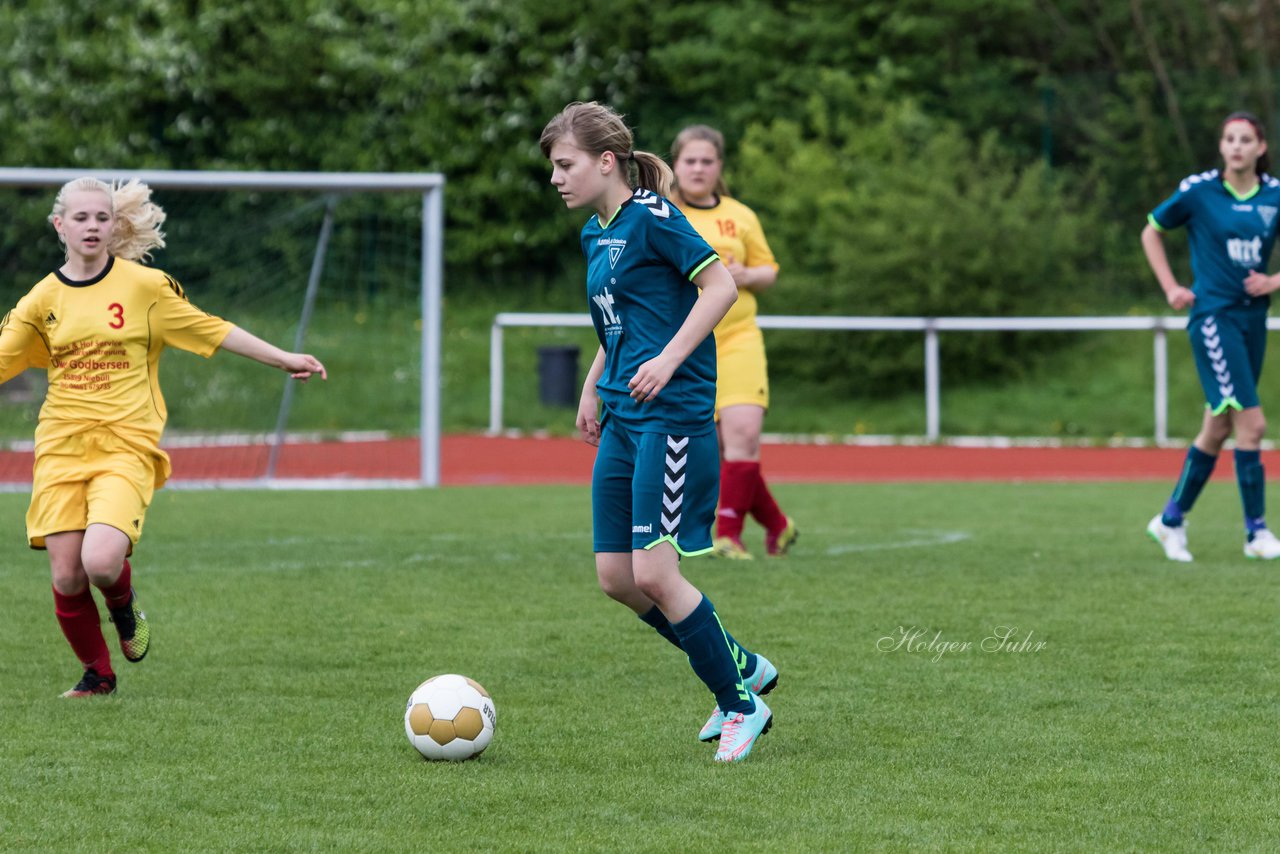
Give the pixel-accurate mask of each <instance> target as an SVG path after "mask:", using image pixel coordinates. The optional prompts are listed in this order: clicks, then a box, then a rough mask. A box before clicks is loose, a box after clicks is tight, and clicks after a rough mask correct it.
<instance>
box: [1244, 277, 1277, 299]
mask: <svg viewBox="0 0 1280 854" xmlns="http://www.w3.org/2000/svg"><path fill="white" fill-rule="evenodd" d="M1276 287H1277V286H1276V283H1275V282H1274V281H1273V280H1272V278H1271V277H1270V276H1268V275H1267V274H1266V273H1259V272H1258V271H1257V270H1250V271H1249V275H1247V276H1245V277H1244V290H1245V293H1247V294H1248V295H1249V296H1251V297H1261V296H1266V295H1267V294H1269V293H1273V292H1274V291H1275V290H1276Z"/></svg>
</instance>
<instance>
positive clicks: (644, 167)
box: [538, 101, 673, 196]
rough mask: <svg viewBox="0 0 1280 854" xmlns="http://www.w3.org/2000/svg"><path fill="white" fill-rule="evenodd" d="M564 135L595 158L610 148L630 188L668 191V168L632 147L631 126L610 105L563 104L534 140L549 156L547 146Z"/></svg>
mask: <svg viewBox="0 0 1280 854" xmlns="http://www.w3.org/2000/svg"><path fill="white" fill-rule="evenodd" d="M567 136H571V137H573V141H574V143H576V144H577V146H578V148H580V149H582V150H583V151H585V152H587V153H588V154H592V155H594V156H596V157H599V156H600V155H601V154H604V153H605V152H606V151H612V152H613V156H614V157H616V158H618V162H619V163H622V164H625V165H626V170H627V171H626V178H627V185H628V186H629V187H631V188H632V189H635V188H637V187H643V188H644V189H646V190H652V191H653V192H655V193H657V194H658V195H660V196H665V195H668V194H669V193H670V192H671V184H672V181H673V176H672V174H671V167H670V166H668V165H667V164H666V163H665V162H664V161H663V159H662V158H661V157H659V156H658V155H656V154H650V153H649V152H647V151H636V150H634V148H633V145H634V138H633V136H632V134H631V128H629V127H627V124H626V122H624V121H623V120H622V116H620V115H618V114H617V113H615V112H614V111H613V109H612V108H611V107H607V106H605V105H604V104H600V103H597V102H595V101H587V102H586V103H583V102H582V101H574V102H573V103H572V104H569V105H568V106H566V107H565V108H564V109H563V110H561V111H560V112H559V113H557V114H556V117H555V118H553V119H552V120H551V121H549V122H547V126H546V127H545V128H543V129H542V136H541V137H540V138H539V139H538V145H539V146H540V147H541V148H542V156H543V157H546V158H550V157H551V146H553V145H555V144H556V142H557V141H559V140H560V139H561V138H563V137H567Z"/></svg>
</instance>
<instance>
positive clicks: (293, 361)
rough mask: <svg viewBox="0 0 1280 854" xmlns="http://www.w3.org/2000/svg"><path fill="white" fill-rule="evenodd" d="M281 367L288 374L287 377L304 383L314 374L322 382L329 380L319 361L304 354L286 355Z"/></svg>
mask: <svg viewBox="0 0 1280 854" xmlns="http://www.w3.org/2000/svg"><path fill="white" fill-rule="evenodd" d="M281 367H282V368H284V369H285V370H286V371H288V372H289V376H291V377H293V378H294V379H295V380H301V381H302V382H304V383H305V382H306V381H307V380H309V379H311V377H312V376H314V375H315V374H319V375H320V379H322V380H327V379H329V374H328V372H326V371H325V369H324V365H322V364H320V360H319V359H317V358H316V357H315V356H310V355H308V354H306V353H286V354H285V360H284V364H283V365H281Z"/></svg>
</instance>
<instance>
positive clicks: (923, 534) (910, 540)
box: [826, 529, 973, 556]
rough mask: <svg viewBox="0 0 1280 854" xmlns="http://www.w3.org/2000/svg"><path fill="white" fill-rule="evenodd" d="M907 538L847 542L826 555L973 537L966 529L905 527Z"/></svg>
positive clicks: (922, 544) (936, 543) (946, 543)
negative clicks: (942, 529)
mask: <svg viewBox="0 0 1280 854" xmlns="http://www.w3.org/2000/svg"><path fill="white" fill-rule="evenodd" d="M901 533H902V534H904V535H905V536H906V537H907V539H904V540H894V541H892V542H888V543H848V544H845V545H838V546H831V547H829V548H828V549H827V550H826V554H828V555H833V556H834V555H844V554H851V553H853V552H874V551H884V550H887V549H913V548H918V547H920V546H946V545H950V544H952V543H962V542H964V541H965V540H971V539H973V534H971V533H969V532H968V531H924V530H917V529H906V530H903V531H902V532H901Z"/></svg>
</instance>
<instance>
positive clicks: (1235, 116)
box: [1218, 110, 1271, 175]
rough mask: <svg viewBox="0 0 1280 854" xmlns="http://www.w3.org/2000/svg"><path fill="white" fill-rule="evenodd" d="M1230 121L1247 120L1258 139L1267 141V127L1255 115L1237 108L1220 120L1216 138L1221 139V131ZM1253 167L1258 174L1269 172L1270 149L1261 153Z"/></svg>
mask: <svg viewBox="0 0 1280 854" xmlns="http://www.w3.org/2000/svg"><path fill="white" fill-rule="evenodd" d="M1232 122H1248V123H1249V124H1251V125H1253V132H1254V133H1256V134H1257V135H1258V139H1260V140H1262V141H1263V142H1266V141H1267V129H1266V127H1265V126H1263V124H1262V120H1261V119H1259V118H1258V117H1257V116H1255V115H1254V114H1253V113H1249V112H1245V111H1244V110H1237V111H1236V112H1234V113H1232V114H1231V115H1229V116H1227V117H1226V118H1225V119H1223V120H1222V124H1221V125H1219V126H1218V139H1222V134H1223V131H1225V130H1226V129H1227V125H1229V124H1231V123H1232ZM1254 169H1255V171H1257V173H1258V174H1259V175H1262V174H1264V173H1270V171H1271V153H1270V151H1267V152H1264V153H1263V155H1262V156H1261V157H1259V158H1258V162H1257V164H1256V165H1255V167H1254Z"/></svg>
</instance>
